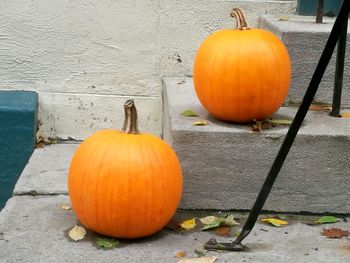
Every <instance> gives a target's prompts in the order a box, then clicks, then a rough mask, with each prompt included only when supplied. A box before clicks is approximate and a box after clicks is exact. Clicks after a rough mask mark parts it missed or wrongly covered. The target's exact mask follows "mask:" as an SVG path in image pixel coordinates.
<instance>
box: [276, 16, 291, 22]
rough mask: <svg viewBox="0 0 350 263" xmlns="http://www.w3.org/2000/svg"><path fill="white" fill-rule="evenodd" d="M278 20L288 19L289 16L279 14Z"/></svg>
mask: <svg viewBox="0 0 350 263" xmlns="http://www.w3.org/2000/svg"><path fill="white" fill-rule="evenodd" d="M278 20H279V21H288V20H289V17H288V16H280V17H279V18H278Z"/></svg>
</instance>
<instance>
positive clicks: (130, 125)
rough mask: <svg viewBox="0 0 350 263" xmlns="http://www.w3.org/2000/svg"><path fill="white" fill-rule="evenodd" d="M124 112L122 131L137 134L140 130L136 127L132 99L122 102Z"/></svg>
mask: <svg viewBox="0 0 350 263" xmlns="http://www.w3.org/2000/svg"><path fill="white" fill-rule="evenodd" d="M124 112H125V119H124V126H123V129H122V132H123V133H128V134H139V133H140V132H139V130H138V128H137V110H136V107H135V103H134V100H127V101H126V102H125V103H124Z"/></svg>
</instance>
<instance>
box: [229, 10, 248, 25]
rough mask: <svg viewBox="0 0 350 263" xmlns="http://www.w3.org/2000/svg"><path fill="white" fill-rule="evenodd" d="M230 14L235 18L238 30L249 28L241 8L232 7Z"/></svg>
mask: <svg viewBox="0 0 350 263" xmlns="http://www.w3.org/2000/svg"><path fill="white" fill-rule="evenodd" d="M230 15H231V17H234V18H236V20H237V27H236V28H237V29H240V30H246V29H250V28H249V26H248V22H247V18H246V16H245V14H244V12H243V10H242V9H240V8H233V9H232V11H231V13H230Z"/></svg>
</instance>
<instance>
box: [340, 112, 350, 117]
mask: <svg viewBox="0 0 350 263" xmlns="http://www.w3.org/2000/svg"><path fill="white" fill-rule="evenodd" d="M340 116H341V117H343V118H350V112H344V113H342V114H340Z"/></svg>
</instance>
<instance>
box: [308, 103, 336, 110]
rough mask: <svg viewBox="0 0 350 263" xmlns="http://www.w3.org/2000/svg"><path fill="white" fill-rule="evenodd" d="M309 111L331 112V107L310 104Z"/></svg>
mask: <svg viewBox="0 0 350 263" xmlns="http://www.w3.org/2000/svg"><path fill="white" fill-rule="evenodd" d="M309 110H311V111H331V110H332V107H331V106H330V105H329V104H311V105H310V108H309Z"/></svg>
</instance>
